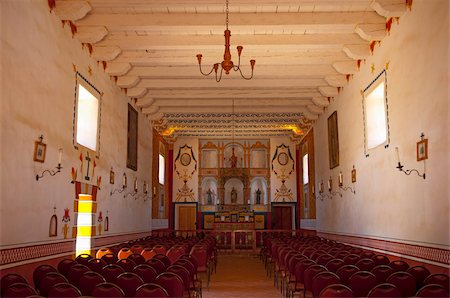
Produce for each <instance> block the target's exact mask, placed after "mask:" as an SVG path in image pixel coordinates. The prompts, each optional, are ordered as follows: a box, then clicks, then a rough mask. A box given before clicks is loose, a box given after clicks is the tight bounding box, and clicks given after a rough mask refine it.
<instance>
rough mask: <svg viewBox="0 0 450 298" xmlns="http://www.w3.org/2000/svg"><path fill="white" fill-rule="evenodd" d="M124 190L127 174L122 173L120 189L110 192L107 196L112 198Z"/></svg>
mask: <svg viewBox="0 0 450 298" xmlns="http://www.w3.org/2000/svg"><path fill="white" fill-rule="evenodd" d="M126 188H127V174H125V173H123V176H122V188H116V189H114V190H111V192H110V193H109V195H110V196H112V195H113V194H115V193H116V192H117V193H123V192H124V191H125V189H126Z"/></svg>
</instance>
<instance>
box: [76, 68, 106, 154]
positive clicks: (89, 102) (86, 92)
mask: <svg viewBox="0 0 450 298" xmlns="http://www.w3.org/2000/svg"><path fill="white" fill-rule="evenodd" d="M99 123H100V92H99V91H98V90H97V89H95V88H94V87H93V86H91V85H90V84H89V83H88V82H87V81H86V80H85V79H84V78H83V77H81V76H80V75H79V74H78V73H77V84H76V98H75V121H74V124H75V134H74V135H75V142H76V144H75V145H80V146H83V147H86V148H88V149H90V150H92V151H96V152H98V150H99V134H100V128H99V127H100V126H99Z"/></svg>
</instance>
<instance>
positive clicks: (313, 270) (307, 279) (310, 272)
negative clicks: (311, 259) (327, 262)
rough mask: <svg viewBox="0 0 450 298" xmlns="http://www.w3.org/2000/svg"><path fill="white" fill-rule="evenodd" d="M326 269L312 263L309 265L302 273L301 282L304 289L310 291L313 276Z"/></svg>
mask: <svg viewBox="0 0 450 298" xmlns="http://www.w3.org/2000/svg"><path fill="white" fill-rule="evenodd" d="M323 271H328V270H327V268H326V267H325V266H322V265H319V264H314V265H311V266H309V267H308V268H307V269H306V270H305V273H304V277H303V281H304V282H303V284H304V285H305V290H306V291H312V281H313V278H314V277H315V276H316V275H317V274H319V273H320V272H323Z"/></svg>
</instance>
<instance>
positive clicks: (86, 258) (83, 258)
mask: <svg viewBox="0 0 450 298" xmlns="http://www.w3.org/2000/svg"><path fill="white" fill-rule="evenodd" d="M92 258H93V257H92V256H91V255H89V254H81V255H78V256H77V257H76V258H75V261H77V263H78V264H83V265H87V263H88V262H89V260H90V259H92Z"/></svg>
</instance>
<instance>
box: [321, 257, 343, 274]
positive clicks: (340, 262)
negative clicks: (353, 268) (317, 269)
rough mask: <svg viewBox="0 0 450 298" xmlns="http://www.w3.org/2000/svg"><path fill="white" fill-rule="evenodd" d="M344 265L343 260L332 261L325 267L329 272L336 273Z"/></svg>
mask: <svg viewBox="0 0 450 298" xmlns="http://www.w3.org/2000/svg"><path fill="white" fill-rule="evenodd" d="M344 265H345V264H344V261H343V260H342V259H331V260H329V261H328V263H327V264H326V265H325V267H327V269H328V271H331V272H333V273H336V272H337V271H338V269H339V268H341V267H342V266H344Z"/></svg>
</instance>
